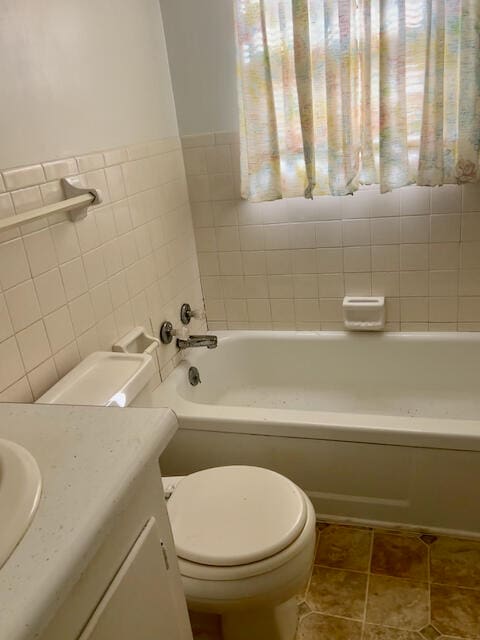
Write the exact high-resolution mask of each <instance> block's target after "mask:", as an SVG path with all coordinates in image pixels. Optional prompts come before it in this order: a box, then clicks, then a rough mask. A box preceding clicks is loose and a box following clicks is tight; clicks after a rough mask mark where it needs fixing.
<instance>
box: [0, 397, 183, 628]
mask: <svg viewBox="0 0 480 640" xmlns="http://www.w3.org/2000/svg"><path fill="white" fill-rule="evenodd" d="M177 426H178V425H177V420H176V418H175V415H174V414H173V412H172V411H169V410H168V409H137V408H135V409H120V408H114V407H108V408H101V407H67V406H54V405H40V404H31V405H28V404H25V405H20V404H0V438H7V439H9V440H13V441H14V442H18V443H19V444H21V445H23V446H24V447H25V448H26V449H28V450H29V451H30V453H32V455H33V456H34V457H35V458H36V460H37V463H38V465H39V467H40V470H41V473H42V481H43V488H42V497H41V500H40V505H39V508H38V511H37V513H36V515H35V518H34V520H33V522H32V524H31V526H30V528H29V530H28V531H27V533H26V534H25V536H24V538H23V539H22V541H21V542H20V544H19V545H18V546H17V548H16V549H15V551H14V552H13V553H12V555H11V556H10V558H9V559H8V560H7V562H6V563H5V565H4V566H3V567H2V568H1V569H0V640H32V639H34V638H36V637H38V636H39V635H40V631H41V629H42V628H43V627H44V626H45V624H46V623H47V622H48V619H49V618H50V617H51V616H52V615H53V614H54V613H55V611H56V610H57V609H58V607H59V606H60V604H61V602H62V601H63V598H64V596H65V594H66V593H68V591H69V590H70V589H71V587H72V586H73V585H74V584H75V582H76V581H77V580H78V578H79V577H80V575H81V573H82V570H83V569H84V568H85V567H86V566H87V564H88V562H89V561H90V559H91V555H92V554H93V551H92V549H93V548H95V549H96V548H98V545H99V544H100V543H101V542H102V540H103V537H104V536H105V535H107V533H108V529H107V527H106V524H107V522H108V521H109V520H110V519H111V518H112V516H113V515H114V514H115V513H116V511H117V508H118V507H117V505H118V503H119V501H120V500H121V498H122V496H124V495H125V493H126V492H127V491H128V489H129V487H130V486H131V485H132V483H133V482H135V480H136V478H137V477H138V475H139V474H140V473H141V471H142V469H143V468H144V467H145V465H146V464H147V463H148V462H150V461H151V460H152V459H154V458H158V457H159V456H160V454H161V452H162V451H163V450H164V449H165V447H166V446H167V444H168V443H169V441H170V439H171V438H172V436H173V435H174V433H175V431H176V430H177ZM0 526H1V525H0Z"/></svg>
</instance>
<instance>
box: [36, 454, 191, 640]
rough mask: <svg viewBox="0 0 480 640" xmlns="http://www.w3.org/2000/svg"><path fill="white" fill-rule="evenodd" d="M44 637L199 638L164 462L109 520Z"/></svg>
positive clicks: (111, 639) (101, 639) (110, 639)
mask: <svg viewBox="0 0 480 640" xmlns="http://www.w3.org/2000/svg"><path fill="white" fill-rule="evenodd" d="M41 640H192V632H191V628H190V622H189V618H188V612H187V606H186V602H185V596H184V593H183V587H182V583H181V577H180V572H179V570H178V564H177V558H176V553H175V546H174V543H173V537H172V533H171V529H170V523H169V520H168V514H167V509H166V504H165V499H164V494H163V486H162V481H161V476H160V471H159V468H158V464H155V465H151V466H150V468H149V469H147V470H145V472H144V473H143V474H142V478H140V479H139V482H138V483H137V486H136V488H135V490H133V491H132V492H131V495H130V496H128V498H127V500H126V501H125V505H124V506H123V507H122V508H121V509H120V510H119V513H118V516H117V517H116V518H115V521H114V522H111V523H109V532H108V534H107V535H106V537H105V539H104V541H103V544H102V545H101V546H100V548H99V549H98V550H97V551H96V553H94V554H93V557H92V560H91V561H90V563H89V565H88V567H87V569H86V571H85V572H84V574H83V575H82V577H81V579H80V580H79V581H78V582H77V584H75V585H74V586H73V587H72V590H71V592H70V593H69V594H68V595H67V596H66V598H65V601H64V602H63V604H62V605H61V607H60V608H59V610H58V611H57V614H56V615H55V616H54V618H53V620H52V622H51V623H50V625H49V626H48V628H47V629H46V630H45V631H44V633H43V635H41Z"/></svg>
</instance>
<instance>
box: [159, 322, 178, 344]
mask: <svg viewBox="0 0 480 640" xmlns="http://www.w3.org/2000/svg"><path fill="white" fill-rule="evenodd" d="M174 333H175V332H174V330H173V324H172V323H171V322H168V320H166V321H165V322H162V326H161V327H160V342H161V343H162V344H170V343H171V341H172V340H173V336H174Z"/></svg>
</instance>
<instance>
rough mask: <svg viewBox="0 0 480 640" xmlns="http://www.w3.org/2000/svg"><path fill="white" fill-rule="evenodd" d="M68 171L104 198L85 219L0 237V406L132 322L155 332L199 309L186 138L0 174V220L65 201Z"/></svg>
mask: <svg viewBox="0 0 480 640" xmlns="http://www.w3.org/2000/svg"><path fill="white" fill-rule="evenodd" d="M70 175H80V177H81V180H82V182H83V183H84V184H85V186H92V187H97V188H99V189H100V190H101V191H102V195H103V203H102V204H101V205H99V206H97V207H93V208H91V209H90V210H89V214H88V216H87V217H86V218H85V219H83V220H81V221H79V222H76V223H72V222H70V221H69V220H68V218H67V216H66V215H65V214H61V215H56V216H50V218H48V219H46V220H42V221H36V222H34V223H28V224H23V225H21V226H19V227H16V228H14V229H12V230H8V231H3V232H0V401H3V402H8V401H12V402H14V401H16V402H30V401H32V400H34V399H36V398H38V397H39V396H40V395H41V394H42V393H43V392H44V391H45V390H46V389H47V388H48V387H50V386H51V385H52V384H53V383H54V382H56V381H57V380H58V378H59V377H61V376H63V375H65V373H67V372H68V371H69V370H70V369H71V368H72V367H73V366H74V365H75V364H77V363H78V362H79V361H80V359H82V358H84V357H85V356H87V355H88V354H89V353H91V352H92V351H95V350H98V349H106V350H110V349H111V345H112V343H113V342H115V340H117V339H118V338H119V337H121V336H122V335H124V334H125V333H127V332H128V331H129V330H130V329H132V328H133V327H134V326H136V325H144V326H145V327H147V329H148V330H149V331H153V332H154V333H158V328H159V325H160V323H161V322H162V321H163V320H164V319H169V320H171V321H173V322H176V321H177V319H178V313H179V307H180V304H181V303H182V302H185V301H189V302H190V303H191V304H192V306H193V307H194V308H197V309H199V310H201V309H202V308H203V301H202V294H201V288H200V280H199V272H198V262H197V256H196V251H195V242H194V235H193V227H192V222H191V213H190V207H189V204H188V194H187V186H186V182H185V170H184V164H183V158H182V151H181V147H180V141H179V140H178V139H177V138H168V139H164V140H159V141H152V142H151V143H149V144H139V145H134V146H131V147H128V148H120V149H114V150H109V151H105V152H96V153H92V154H89V155H85V156H81V157H77V158H66V159H63V160H55V161H52V162H44V163H43V164H37V165H34V166H29V167H21V168H16V169H11V170H5V171H3V172H2V174H0V217H7V216H10V215H14V214H19V213H22V212H24V211H26V210H29V209H34V208H36V207H39V206H42V205H44V204H47V203H51V202H55V201H58V200H60V199H62V198H63V196H62V193H61V190H60V182H59V180H60V178H62V177H65V176H70ZM200 316H201V314H200ZM203 323H204V321H203V320H198V321H194V325H197V328H200V326H201V325H202V324H203ZM194 328H195V327H194ZM156 357H157V368H158V370H159V372H160V373H162V374H163V375H167V374H168V372H169V371H170V370H171V368H172V366H173V365H174V364H175V363H176V358H177V357H178V356H177V355H176V349H175V346H174V345H173V344H172V345H169V346H168V347H162V348H161V349H160V350H159V352H158V356H156Z"/></svg>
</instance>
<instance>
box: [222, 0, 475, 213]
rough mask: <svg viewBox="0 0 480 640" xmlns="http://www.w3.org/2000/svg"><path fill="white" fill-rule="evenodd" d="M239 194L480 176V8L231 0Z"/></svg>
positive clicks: (395, 0) (358, 0)
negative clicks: (237, 127) (236, 98)
mask: <svg viewBox="0 0 480 640" xmlns="http://www.w3.org/2000/svg"><path fill="white" fill-rule="evenodd" d="M235 2H236V33H237V59H238V87H239V106H240V135H241V164H242V195H243V197H245V198H248V199H249V200H252V201H262V200H274V199H277V198H282V197H293V196H299V195H302V194H304V195H305V196H306V197H312V195H321V194H333V195H345V194H350V193H353V192H354V191H355V190H356V189H358V187H359V186H360V185H361V184H372V183H379V184H380V188H381V191H383V192H385V191H390V190H391V189H393V188H395V187H401V186H403V185H407V184H412V183H416V184H419V185H432V186H433V185H441V184H445V183H464V182H475V181H477V180H479V179H480V169H479V166H478V162H479V148H480V0H235Z"/></svg>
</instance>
